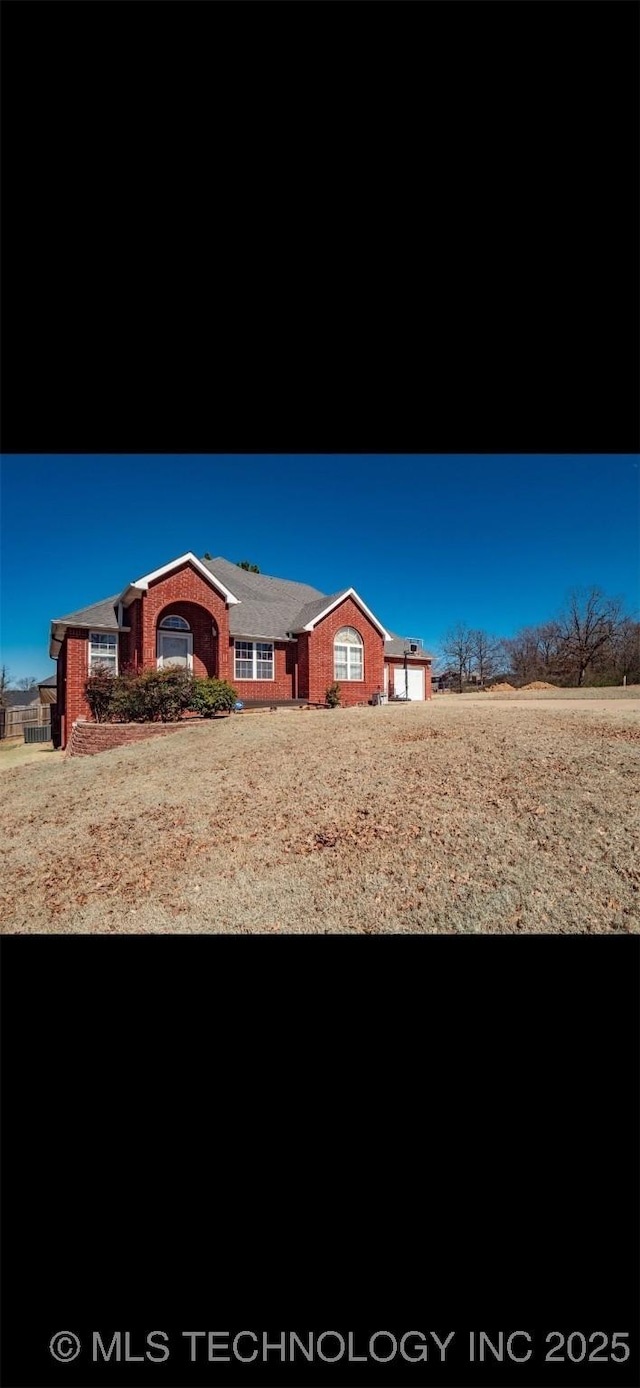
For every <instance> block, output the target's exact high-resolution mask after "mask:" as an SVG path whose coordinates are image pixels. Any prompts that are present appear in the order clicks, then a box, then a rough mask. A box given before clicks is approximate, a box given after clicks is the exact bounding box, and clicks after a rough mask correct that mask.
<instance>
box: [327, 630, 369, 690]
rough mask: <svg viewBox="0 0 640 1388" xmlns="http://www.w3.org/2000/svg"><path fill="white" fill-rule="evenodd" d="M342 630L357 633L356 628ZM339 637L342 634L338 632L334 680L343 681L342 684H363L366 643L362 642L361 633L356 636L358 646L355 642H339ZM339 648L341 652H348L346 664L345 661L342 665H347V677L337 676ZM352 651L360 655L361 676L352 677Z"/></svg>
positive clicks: (334, 639) (334, 653)
mask: <svg viewBox="0 0 640 1388" xmlns="http://www.w3.org/2000/svg"><path fill="white" fill-rule="evenodd" d="M341 630H346V631H355V627H344V628H341ZM339 635H340V632H339V631H338V632H336V634H335V636H334V638H333V678H334V680H338V681H340V680H342V683H343V684H362V683H363V682H364V641H363V640H362V637H361V636H360V633H359V632H356V636H357V637H358V642H357V644H356V642H355V641H339V640H338V637H339ZM338 647H339V648H340V650H341V651H346V653H347V658H346V662H345V661H344V660H343V661H342V664H343V665H344V664H345V663H346V666H347V673H346V675H337V674H336V665H337V663H338V662H337V650H338ZM352 651H358V652H359V654H360V670H361V673H360V674H359V675H352V673H351V652H352Z"/></svg>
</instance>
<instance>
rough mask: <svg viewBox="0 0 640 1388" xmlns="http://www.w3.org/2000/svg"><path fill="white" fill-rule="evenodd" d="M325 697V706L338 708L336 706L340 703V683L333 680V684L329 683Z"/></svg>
mask: <svg viewBox="0 0 640 1388" xmlns="http://www.w3.org/2000/svg"><path fill="white" fill-rule="evenodd" d="M325 698H326V700H327V708H338V707H339V704H340V685H339V684H338V683H337V681H336V682H334V684H330V685H329V688H328V689H327V692H326V695H325Z"/></svg>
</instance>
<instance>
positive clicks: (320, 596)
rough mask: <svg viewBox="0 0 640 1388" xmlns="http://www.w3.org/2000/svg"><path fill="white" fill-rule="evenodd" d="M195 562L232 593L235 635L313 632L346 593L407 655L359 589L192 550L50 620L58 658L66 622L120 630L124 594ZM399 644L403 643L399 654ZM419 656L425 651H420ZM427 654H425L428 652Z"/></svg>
mask: <svg viewBox="0 0 640 1388" xmlns="http://www.w3.org/2000/svg"><path fill="white" fill-rule="evenodd" d="M187 562H188V563H193V565H194V567H195V568H196V569H197V570H198V571H199V572H201V573H203V575H204V576H206V577H208V578H209V579H210V581H211V582H212V584H213V585H214V586H215V587H217V588H219V589H220V591H222V592H223V593H224V594H225V595H227V594H228V597H227V602H228V606H229V632H230V634H231V636H238V637H242V636H245V637H247V638H248V639H250V638H254V639H255V638H257V639H258V640H261V639H264V640H267V641H286V640H288V639H290V638H291V635H292V634H293V633H297V632H299V631H304V630H305V629H306V630H307V631H311V630H313V627H314V626H315V625H316V623H317V622H318V621H320V620H321V619H322V617H323V616H325V615H326V614H327V613H328V612H330V611H332V609H333V608H334V607H337V606H338V604H339V603H340V602H342V601H343V600H344V599H345V598H347V597H353V599H354V601H355V602H356V603H357V604H358V606H359V607H360V608H361V609H362V611H363V612H364V613H365V614H366V615H367V616H368V617H369V618H370V620H371V621H372V622H373V624H374V626H376V627H377V628H378V630H379V631H380V633H381V635H382V637H383V639H384V641H385V651H387V652H388V653H389V654H396V653H397V654H400V655H403V654H404V643H403V640H402V638H401V637H396V636H394V635H393V633H389V632H387V631H385V628H384V627H383V626H382V624H381V623H380V622H379V621H378V619H377V617H375V616H374V614H373V612H371V611H370V609H369V608H368V607H367V606H366V604H365V603H364V602H363V601H362V599H361V598H360V597H358V594H357V593H356V592H355V589H354V588H342V589H340V591H339V592H338V593H333V594H327V593H322V592H321V591H320V589H319V588H313V587H312V586H311V584H309V583H298V582H297V581H295V580H294V579H289V578H274V577H272V576H271V575H270V574H261V573H260V574H255V573H250V572H249V571H248V570H247V569H241V568H239V567H238V565H237V564H233V563H231V561H230V560H229V559H224V558H223V557H222V556H221V555H220V556H218V558H216V559H197V558H196V556H195V555H192V554H191V553H189V554H186V555H183V556H182V557H181V558H180V559H174V560H172V562H171V563H170V564H165V565H164V566H163V567H162V568H161V569H154V570H153V572H152V573H150V574H145V575H144V576H143V578H139V579H137V580H136V582H135V584H129V585H128V586H127V588H125V589H124V590H123V592H122V593H116V594H114V596H113V597H111V598H104V599H103V600H102V602H96V603H92V604H91V605H90V606H89V607H83V608H80V610H79V611H78V612H71V613H69V614H68V615H67V616H66V617H58V618H56V619H55V620H54V621H53V622H52V623H51V645H50V654H51V655H52V656H54V657H55V656H57V654H58V651H59V649H60V645H61V642H62V640H63V639H64V628H65V627H67V626H80V627H89V628H93V627H97V628H101V629H102V630H110V631H117V630H118V615H117V609H118V604H119V602H120V601H122V600H123V599H124V597H125V595H128V596H130V597H131V598H133V597H135V596H136V593H139V592H140V591H145V589H146V588H147V587H148V585H149V583H150V582H153V581H154V580H155V579H156V578H159V577H161V575H162V574H164V573H168V572H170V570H171V569H173V568H175V567H176V566H177V565H179V564H183V563H187ZM394 643H397V645H398V651H397V652H396V649H395V646H394ZM420 654H423V653H422V652H420ZM424 654H425V655H426V652H424Z"/></svg>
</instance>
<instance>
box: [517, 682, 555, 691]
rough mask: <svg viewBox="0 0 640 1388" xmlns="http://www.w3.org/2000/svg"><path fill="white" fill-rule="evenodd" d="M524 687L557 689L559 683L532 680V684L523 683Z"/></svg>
mask: <svg viewBox="0 0 640 1388" xmlns="http://www.w3.org/2000/svg"><path fill="white" fill-rule="evenodd" d="M522 688H523V690H524V689H557V688H558V686H557V684H548V683H547V681H546V680H532V681H531V684H523V686H522Z"/></svg>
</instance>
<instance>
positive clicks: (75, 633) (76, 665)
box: [58, 627, 91, 739]
mask: <svg viewBox="0 0 640 1388" xmlns="http://www.w3.org/2000/svg"><path fill="white" fill-rule="evenodd" d="M64 648H66V702H65V709H64V712H65V725H66V737H67V739H68V738H69V735H70V733H71V727H72V724H73V723H75V720H76V718H90V717H91V709H90V708H89V705H88V703H87V701H86V699H85V697H84V686H85V683H86V679H87V675H88V673H89V633H88V631H86V630H84V629H83V628H82V627H69V628H68V629H67V635H66V638H65V641H64V647H63V649H64ZM59 658H60V657H58V659H59Z"/></svg>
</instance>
